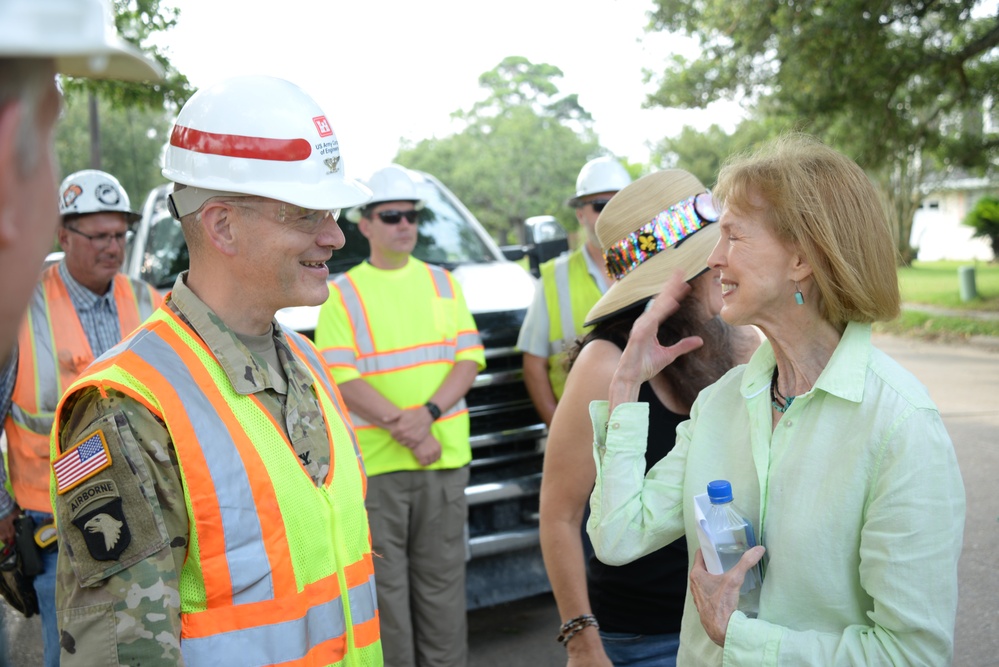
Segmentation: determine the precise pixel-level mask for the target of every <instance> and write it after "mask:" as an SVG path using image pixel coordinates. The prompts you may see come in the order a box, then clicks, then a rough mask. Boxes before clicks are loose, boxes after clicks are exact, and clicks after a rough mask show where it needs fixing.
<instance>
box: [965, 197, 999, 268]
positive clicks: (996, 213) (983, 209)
mask: <svg viewBox="0 0 999 667" xmlns="http://www.w3.org/2000/svg"><path fill="white" fill-rule="evenodd" d="M964 224H966V225H968V226H969V227H973V228H974V229H975V234H974V235H975V236H978V237H981V238H986V239H988V240H989V243H991V244H992V252H993V254H994V255H995V256H996V258H999V197H991V196H986V197H982V198H981V199H979V200H978V202H977V203H975V207H974V208H972V209H971V210H970V211H968V215H967V216H965V218H964Z"/></svg>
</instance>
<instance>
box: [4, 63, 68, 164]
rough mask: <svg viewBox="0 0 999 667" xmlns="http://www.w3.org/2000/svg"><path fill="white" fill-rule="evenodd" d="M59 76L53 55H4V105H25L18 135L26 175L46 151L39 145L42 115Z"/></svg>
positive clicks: (20, 158)
mask: <svg viewBox="0 0 999 667" xmlns="http://www.w3.org/2000/svg"><path fill="white" fill-rule="evenodd" d="M54 77H55V63H54V62H53V61H52V60H51V59H49V58H0V108H2V107H4V106H6V105H8V104H13V103H15V102H18V101H20V102H21V103H22V104H23V105H24V113H23V114H22V119H21V126H20V128H19V130H18V135H17V162H18V170H19V172H20V173H21V175H22V176H26V175H27V174H29V173H31V172H32V171H33V170H34V169H35V167H36V166H37V165H38V160H39V158H40V157H41V156H42V155H43V151H48V150H51V147H50V146H39V145H38V129H39V128H38V115H39V108H40V107H41V104H42V99H43V98H44V95H45V91H46V89H47V87H48V86H51V85H52V79H53V78H54Z"/></svg>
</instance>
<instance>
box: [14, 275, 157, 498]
mask: <svg viewBox="0 0 999 667" xmlns="http://www.w3.org/2000/svg"><path fill="white" fill-rule="evenodd" d="M111 289H112V296H113V297H114V301H115V307H116V308H117V310H118V325H119V327H120V329H121V335H122V336H127V335H128V334H129V333H131V332H132V330H133V329H135V328H136V327H137V326H139V324H140V323H141V322H142V320H144V319H146V318H147V317H149V316H150V315H151V314H152V312H153V310H154V309H155V307H156V306H157V305H158V304H159V302H160V301H162V298H161V297H160V296H159V294H158V293H157V292H156V291H155V290H154V289H153V288H152V286H150V285H148V284H146V283H143V282H140V281H133V280H130V279H129V278H128V277H126V276H124V275H122V274H118V275H116V276H115V277H114V281H113V285H112V288H111ZM17 344H18V360H17V378H16V379H15V381H14V393H13V395H12V396H11V406H10V413H9V414H8V415H7V420H6V430H7V447H8V457H9V459H10V480H11V486H12V488H13V489H14V497H15V498H16V499H17V503H18V505H20V506H21V507H22V508H24V509H31V510H37V511H39V512H51V511H52V505H51V501H50V500H49V433H50V432H51V431H52V417H53V413H54V412H55V409H56V406H57V405H58V404H59V399H60V398H62V393H63V391H65V389H66V388H67V387H68V386H69V385H70V384H71V383H72V382H73V380H75V379H76V378H77V377H78V376H79V375H80V373H82V372H83V370H84V369H85V368H86V367H87V366H89V365H90V363H91V362H92V361H93V360H94V353H93V351H92V350H91V349H90V343H89V342H88V341H87V335H86V333H85V332H84V330H83V325H82V324H81V323H80V317H79V315H77V313H76V308H74V307H73V302H72V300H71V299H70V296H69V291H68V290H67V289H66V283H64V282H63V279H62V276H60V275H59V266H58V265H53V266H50V267H49V268H48V269H46V270H45V272H44V273H43V274H42V279H41V280H40V281H39V283H38V285H36V286H35V291H34V294H33V295H32V299H31V303H30V304H29V306H28V312H27V315H26V316H25V318H24V321H23V322H22V323H21V330H20V333H19V334H18V343H17Z"/></svg>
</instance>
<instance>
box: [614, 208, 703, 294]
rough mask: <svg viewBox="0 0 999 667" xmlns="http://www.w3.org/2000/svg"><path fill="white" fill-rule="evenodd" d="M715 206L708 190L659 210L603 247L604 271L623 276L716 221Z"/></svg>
mask: <svg viewBox="0 0 999 667" xmlns="http://www.w3.org/2000/svg"><path fill="white" fill-rule="evenodd" d="M719 209H720V206H718V203H717V202H716V201H715V198H714V196H713V195H712V194H711V191H710V190H709V191H705V192H702V193H700V194H697V195H694V196H693V197H688V198H687V199H684V200H683V201H681V202H678V203H676V204H673V205H672V206H670V207H669V208H666V209H664V210H662V211H660V212H659V213H658V214H656V217H654V218H653V219H652V220H651V221H650V222H647V223H646V224H644V225H642V226H641V227H640V228H639V229H638V230H637V231H634V232H632V233H630V234H628V235H627V236H625V237H624V238H623V239H621V240H620V241H617V242H615V243H613V244H612V245H611V246H610V247H609V248H607V250H606V251H605V252H604V258H605V259H606V261H607V273H608V274H610V275H611V276H613V277H614V278H615V279H617V280H620V279H621V278H624V277H625V276H626V275H628V274H629V273H631V272H632V271H633V270H634V269H636V268H638V266H640V265H641V264H642V262H645V261H646V260H648V259H651V258H652V257H655V256H656V255H657V254H659V253H660V252H662V251H663V250H666V249H667V248H671V247H674V246H676V245H679V244H680V243H681V242H682V241H683V240H684V239H686V238H687V237H688V236H690V235H691V234H693V233H694V232H696V231H698V230H699V229H703V228H704V227H705V226H706V225H709V224H711V223H712V222H717V221H718V217H719V215H720V211H719Z"/></svg>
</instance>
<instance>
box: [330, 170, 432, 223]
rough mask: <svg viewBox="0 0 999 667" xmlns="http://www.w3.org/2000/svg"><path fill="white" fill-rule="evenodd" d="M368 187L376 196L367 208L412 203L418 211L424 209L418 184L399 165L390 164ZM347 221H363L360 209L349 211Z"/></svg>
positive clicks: (372, 175) (369, 180)
mask: <svg viewBox="0 0 999 667" xmlns="http://www.w3.org/2000/svg"><path fill="white" fill-rule="evenodd" d="M367 186H368V187H369V188H371V192H372V193H373V194H374V196H373V197H372V198H371V199H370V200H369V201H368V202H367V203H366V206H373V205H375V204H380V203H381V202H386V201H411V202H413V207H414V208H415V209H416V210H418V211H419V210H420V209H422V208H423V207H424V205H425V204H426V202H424V201H423V200H422V199H421V198H420V194H419V192H417V191H416V183H415V182H414V181H413V178H412V177H411V176H410V175H409V170H408V169H406V168H405V167H401V166H399V165H397V164H390V165H389V166H387V167H382V168H381V169H379V170H378V171H376V172H375V173H373V174H371V177H370V178H369V179H368V181H367ZM347 219H348V220H350V221H351V222H357V221H359V220H360V219H361V209H360V207H355V208H352V209H350V210H349V211H347Z"/></svg>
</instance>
